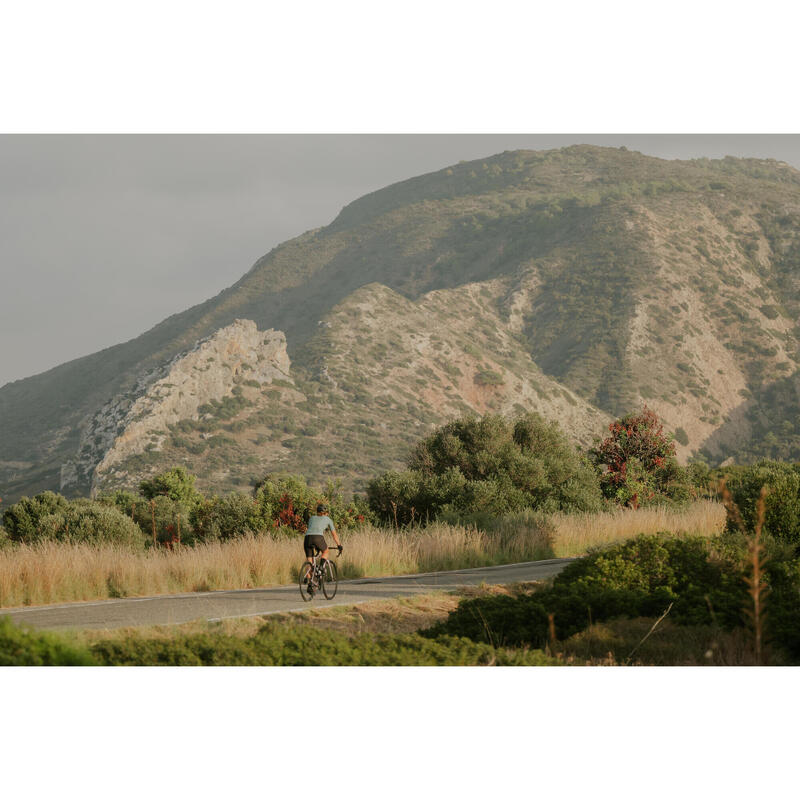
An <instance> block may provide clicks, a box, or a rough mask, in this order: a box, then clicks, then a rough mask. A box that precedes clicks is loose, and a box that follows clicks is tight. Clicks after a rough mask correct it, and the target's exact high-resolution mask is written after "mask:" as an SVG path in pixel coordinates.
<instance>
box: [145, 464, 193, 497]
mask: <svg viewBox="0 0 800 800" xmlns="http://www.w3.org/2000/svg"><path fill="white" fill-rule="evenodd" d="M195 480H196V478H195V476H194V475H192V474H191V473H189V472H187V470H186V469H185V468H184V467H173V468H172V469H168V470H166V472H161V473H159V474H158V475H155V476H154V477H152V478H151V479H150V480H144V481H142V482H141V483H140V484H139V493H140V494H141V495H142V496H143V497H145V498H147V499H148V500H152V499H153V498H154V497H159V496H164V497H168V498H169V499H170V500H174V501H176V502H178V503H184V504H185V505H186V506H188V507H191V506H194V505H196V504H197V503H199V502H200V501H201V500H202V499H203V496H202V495H201V494H200V492H198V491H197V489H195V487H194V482H195Z"/></svg>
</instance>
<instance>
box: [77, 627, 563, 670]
mask: <svg viewBox="0 0 800 800" xmlns="http://www.w3.org/2000/svg"><path fill="white" fill-rule="evenodd" d="M92 649H93V652H94V655H95V657H96V658H97V659H98V660H99V661H100V662H102V663H103V664H107V665H126V666H148V665H158V666H163V665H170V666H185V665H195V666H200V665H207V666H223V665H224V666H235V665H242V666H244V665H250V666H256V665H262V666H435V665H438V666H467V665H477V664H499V665H517V664H519V665H530V666H534V665H538V664H548V663H554V661H553V660H552V659H549V658H547V657H546V656H545V655H544V654H543V653H541V652H521V653H508V652H505V651H501V650H496V649H495V648H493V647H491V646H487V645H486V644H482V643H477V642H474V641H470V640H469V639H465V638H456V637H451V636H442V637H439V638H436V639H431V638H425V637H423V636H420V635H419V634H400V635H390V634H379V635H374V634H361V635H358V636H353V637H350V636H346V635H345V634H343V633H339V632H337V631H331V630H321V629H318V628H311V627H306V626H304V625H291V624H290V625H281V624H278V623H267V624H266V625H265V626H264V627H263V628H262V629H261V630H260V631H259V632H258V633H257V634H256V635H255V636H252V637H249V638H246V639H245V638H238V637H235V636H229V635H224V634H216V633H202V634H191V635H183V636H181V635H179V636H176V637H173V638H170V639H144V638H142V637H140V636H136V635H132V636H127V637H125V638H123V639H120V640H116V641H115V640H107V641H104V642H99V643H98V644H96V645H94V647H93V648H92Z"/></svg>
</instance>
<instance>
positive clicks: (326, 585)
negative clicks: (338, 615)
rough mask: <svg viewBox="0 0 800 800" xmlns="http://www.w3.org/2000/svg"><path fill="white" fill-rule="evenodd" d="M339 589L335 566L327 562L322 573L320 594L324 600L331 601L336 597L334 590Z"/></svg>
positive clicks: (331, 562)
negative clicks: (323, 596)
mask: <svg viewBox="0 0 800 800" xmlns="http://www.w3.org/2000/svg"><path fill="white" fill-rule="evenodd" d="M338 588H339V575H338V570H337V569H336V564H334V563H333V561H328V562H327V563H326V564H325V569H324V570H323V571H322V593H323V594H324V595H325V599H326V600H333V598H334V597H336V590H337V589H338Z"/></svg>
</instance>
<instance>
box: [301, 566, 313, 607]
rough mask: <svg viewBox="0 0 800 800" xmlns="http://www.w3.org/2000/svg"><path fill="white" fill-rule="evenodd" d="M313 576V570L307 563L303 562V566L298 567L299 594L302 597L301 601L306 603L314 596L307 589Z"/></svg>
mask: <svg viewBox="0 0 800 800" xmlns="http://www.w3.org/2000/svg"><path fill="white" fill-rule="evenodd" d="M312 576H313V568H312V567H311V564H309V563H308V561H304V562H303V566H302V567H300V594H301V595H302V596H303V600H305V601H306V602H308V601H309V600H311V598H312V597H313V596H314V595H313V594H312V592H311V591H309V588H310V587H311V579H312Z"/></svg>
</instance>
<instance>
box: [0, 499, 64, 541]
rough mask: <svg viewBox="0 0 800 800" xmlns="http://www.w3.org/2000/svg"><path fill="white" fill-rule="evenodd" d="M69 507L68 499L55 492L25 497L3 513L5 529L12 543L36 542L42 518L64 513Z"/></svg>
mask: <svg viewBox="0 0 800 800" xmlns="http://www.w3.org/2000/svg"><path fill="white" fill-rule="evenodd" d="M68 506H69V501H68V500H67V498H66V497H64V496H63V495H60V494H56V493H55V492H49V491H48V492H41V493H40V494H37V495H35V496H34V497H23V498H21V499H20V500H19V501H18V502H16V503H14V504H13V505H12V506H9V507H8V508H7V509H6V510H5V511H4V512H3V527H4V528H5V529H6V532H7V533H8V536H9V538H10V539H11V540H12V541H15V542H32V541H36V539H37V538H39V537H38V529H39V523H40V521H41V520H42V518H44V517H47V516H50V515H52V514H58V513H63V512H64V511H65V510H66V509H67V507H68Z"/></svg>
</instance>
